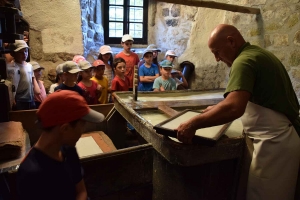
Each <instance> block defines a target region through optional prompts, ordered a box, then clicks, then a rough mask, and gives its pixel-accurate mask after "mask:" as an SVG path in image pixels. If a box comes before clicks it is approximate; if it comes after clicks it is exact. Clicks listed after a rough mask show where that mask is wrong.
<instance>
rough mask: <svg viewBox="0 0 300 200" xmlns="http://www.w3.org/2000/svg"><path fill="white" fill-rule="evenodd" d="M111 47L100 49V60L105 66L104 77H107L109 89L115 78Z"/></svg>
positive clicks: (106, 46) (104, 46)
mask: <svg viewBox="0 0 300 200" xmlns="http://www.w3.org/2000/svg"><path fill="white" fill-rule="evenodd" d="M112 53H113V52H112V50H111V48H110V46H108V45H103V46H101V47H100V49H99V56H98V59H99V60H102V61H103V62H104V64H105V70H104V76H106V78H107V80H108V88H110V87H111V81H112V80H113V78H114V71H113V69H112V63H113V55H112Z"/></svg>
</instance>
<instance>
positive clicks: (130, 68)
mask: <svg viewBox="0 0 300 200" xmlns="http://www.w3.org/2000/svg"><path fill="white" fill-rule="evenodd" d="M133 41H134V40H133V38H132V37H131V36H130V35H128V34H125V35H123V37H122V41H121V45H122V46H123V51H122V52H120V53H118V54H117V55H116V58H123V59H124V60H125V62H126V72H125V76H126V77H127V78H128V79H129V90H130V91H132V88H133V76H134V66H135V65H137V64H138V63H139V57H138V55H137V54H136V53H134V52H132V51H131V50H130V49H131V47H132V44H133Z"/></svg>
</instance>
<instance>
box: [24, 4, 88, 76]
mask: <svg viewBox="0 0 300 200" xmlns="http://www.w3.org/2000/svg"><path fill="white" fill-rule="evenodd" d="M76 2H77V1H74V0H65V1H47V0H30V1H20V3H21V9H22V13H23V16H24V18H25V19H26V20H27V21H28V22H29V24H30V31H29V38H30V47H31V52H30V53H31V60H35V61H37V62H39V63H40V64H41V65H43V66H44V67H45V68H46V70H45V71H46V72H47V71H48V69H50V68H55V67H56V66H57V65H58V64H60V63H62V62H63V61H65V60H69V59H72V57H73V55H74V54H82V53H83V42H82V41H83V37H82V33H81V17H80V16H81V11H80V5H79V3H76Z"/></svg>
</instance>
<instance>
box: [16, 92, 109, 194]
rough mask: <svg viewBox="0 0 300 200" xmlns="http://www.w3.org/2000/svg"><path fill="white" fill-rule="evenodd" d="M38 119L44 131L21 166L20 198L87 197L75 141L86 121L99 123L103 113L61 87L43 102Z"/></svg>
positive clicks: (18, 179)
mask: <svg viewBox="0 0 300 200" xmlns="http://www.w3.org/2000/svg"><path fill="white" fill-rule="evenodd" d="M37 118H38V124H39V125H40V128H41V129H42V134H41V136H40V138H39V140H38V141H37V143H36V144H35V145H34V146H33V147H32V149H31V150H30V151H29V153H28V154H27V155H26V157H25V159H24V160H23V161H22V163H21V165H20V168H19V169H18V173H17V189H18V194H19V198H20V199H31V200H35V199H43V200H48V199H49V200H50V199H51V200H53V199H56V200H58V199H62V200H66V199H73V200H74V199H87V192H86V188H85V184H84V181H83V177H82V169H81V165H80V161H79V158H78V154H77V152H76V149H75V144H76V142H77V141H78V139H79V138H80V136H81V134H82V133H83V131H84V125H85V122H86V121H89V122H94V123H100V122H101V121H103V120H104V116H103V115H102V114H101V113H98V112H96V111H93V110H91V109H90V108H89V107H88V105H87V103H86V101H85V100H84V98H83V97H82V96H80V95H78V94H77V93H76V92H74V91H69V90H60V91H57V92H54V93H52V94H51V95H49V96H48V98H47V99H46V100H45V101H43V102H42V104H41V105H40V108H39V110H38V111H37Z"/></svg>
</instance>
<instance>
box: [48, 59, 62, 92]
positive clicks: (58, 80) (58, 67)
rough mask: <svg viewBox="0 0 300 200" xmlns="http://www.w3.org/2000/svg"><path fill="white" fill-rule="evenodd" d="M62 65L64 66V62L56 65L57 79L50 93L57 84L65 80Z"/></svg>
mask: <svg viewBox="0 0 300 200" xmlns="http://www.w3.org/2000/svg"><path fill="white" fill-rule="evenodd" d="M62 66H63V64H59V65H57V67H56V79H55V83H54V84H52V85H51V86H50V89H49V94H51V93H53V92H54V89H55V88H56V87H57V86H59V85H60V84H62V83H63V82H64V76H63V73H64V72H63V70H62Z"/></svg>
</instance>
